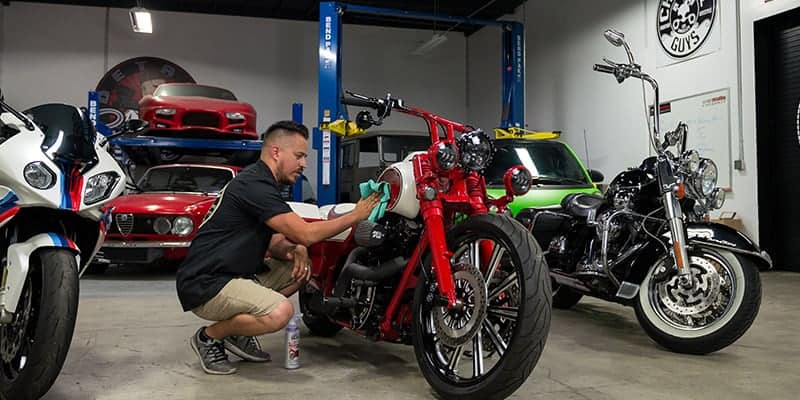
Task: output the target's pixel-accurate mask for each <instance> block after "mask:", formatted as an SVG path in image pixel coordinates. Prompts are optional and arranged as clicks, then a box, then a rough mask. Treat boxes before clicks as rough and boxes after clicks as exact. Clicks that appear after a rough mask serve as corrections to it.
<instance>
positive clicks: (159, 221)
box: [153, 217, 172, 235]
mask: <svg viewBox="0 0 800 400" xmlns="http://www.w3.org/2000/svg"><path fill="white" fill-rule="evenodd" d="M170 229H172V222H170V220H169V219H167V218H164V217H158V218H156V219H155V221H153V230H154V231H155V232H156V233H157V234H159V235H166V234H167V233H169V231H170Z"/></svg>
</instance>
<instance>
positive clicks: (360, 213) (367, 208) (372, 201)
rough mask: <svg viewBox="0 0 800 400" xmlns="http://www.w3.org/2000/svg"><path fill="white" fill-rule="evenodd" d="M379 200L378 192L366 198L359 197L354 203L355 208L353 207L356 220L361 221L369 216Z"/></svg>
mask: <svg viewBox="0 0 800 400" xmlns="http://www.w3.org/2000/svg"><path fill="white" fill-rule="evenodd" d="M380 202H381V194H380V193H373V194H371V195H370V196H369V197H367V198H366V199H361V200H359V201H358V203H357V204H356V208H354V209H353V212H352V213H353V215H354V216H355V217H356V222H359V221H363V220H365V219H367V218H369V215H370V214H371V213H372V210H373V209H374V208H375V206H377V205H378V203H380Z"/></svg>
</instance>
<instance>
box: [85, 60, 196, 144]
mask: <svg viewBox="0 0 800 400" xmlns="http://www.w3.org/2000/svg"><path fill="white" fill-rule="evenodd" d="M167 82H169V83H176V82H177V83H195V81H194V78H192V76H191V75H189V73H188V72H186V70H184V69H183V68H181V67H180V66H178V65H177V64H175V63H173V62H170V61H167V60H164V59H161V58H156V57H136V58H131V59H129V60H126V61H123V62H121V63H119V64H117V65H116V66H114V68H111V69H110V70H109V71H108V72H106V74H105V75H103V78H101V79H100V83H98V84H97V89H96V90H97V94H98V96H99V98H100V112H99V114H100V115H99V117H100V121H101V122H103V123H104V124H105V125H106V126H108V127H109V128H112V129H113V128H115V127H117V126H119V125H121V124H122V123H123V122H125V121H126V120H128V119H131V118H134V119H138V118H139V100H141V99H142V97H144V96H147V95H151V94H153V91H155V90H156V87H158V85H160V84H162V83H167Z"/></svg>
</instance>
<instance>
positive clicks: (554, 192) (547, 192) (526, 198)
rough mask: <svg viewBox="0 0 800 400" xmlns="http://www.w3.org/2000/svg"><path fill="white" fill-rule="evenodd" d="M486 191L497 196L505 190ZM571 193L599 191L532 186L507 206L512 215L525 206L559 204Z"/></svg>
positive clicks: (596, 191) (493, 189) (492, 189)
mask: <svg viewBox="0 0 800 400" xmlns="http://www.w3.org/2000/svg"><path fill="white" fill-rule="evenodd" d="M486 192H487V193H488V194H489V196H491V197H494V198H498V197H501V196H503V195H505V192H506V191H505V189H500V188H488V189H487V190H486ZM571 193H589V194H600V191H599V190H598V189H597V188H595V187H594V186H590V187H566V188H563V187H562V188H559V187H558V186H544V187H537V186H534V187H533V188H532V189H531V190H530V191H529V192H528V193H526V194H524V195H522V196H516V197H514V201H512V202H511V204H509V205H508V208H509V209H510V210H511V213H512V215H517V213H518V212H520V211H521V210H524V209H526V208H531V207H535V208H542V207H554V206H560V205H561V200H563V199H564V197H566V196H567V195H568V194H571Z"/></svg>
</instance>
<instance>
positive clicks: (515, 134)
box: [494, 126, 561, 140]
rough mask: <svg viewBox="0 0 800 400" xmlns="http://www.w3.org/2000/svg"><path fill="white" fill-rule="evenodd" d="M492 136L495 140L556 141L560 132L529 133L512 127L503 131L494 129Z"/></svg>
mask: <svg viewBox="0 0 800 400" xmlns="http://www.w3.org/2000/svg"><path fill="white" fill-rule="evenodd" d="M494 135H495V138H497V139H537V140H541V139H558V138H559V137H561V131H529V130H527V129H522V128H517V127H514V126H512V127H509V128H505V129H504V128H494Z"/></svg>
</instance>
